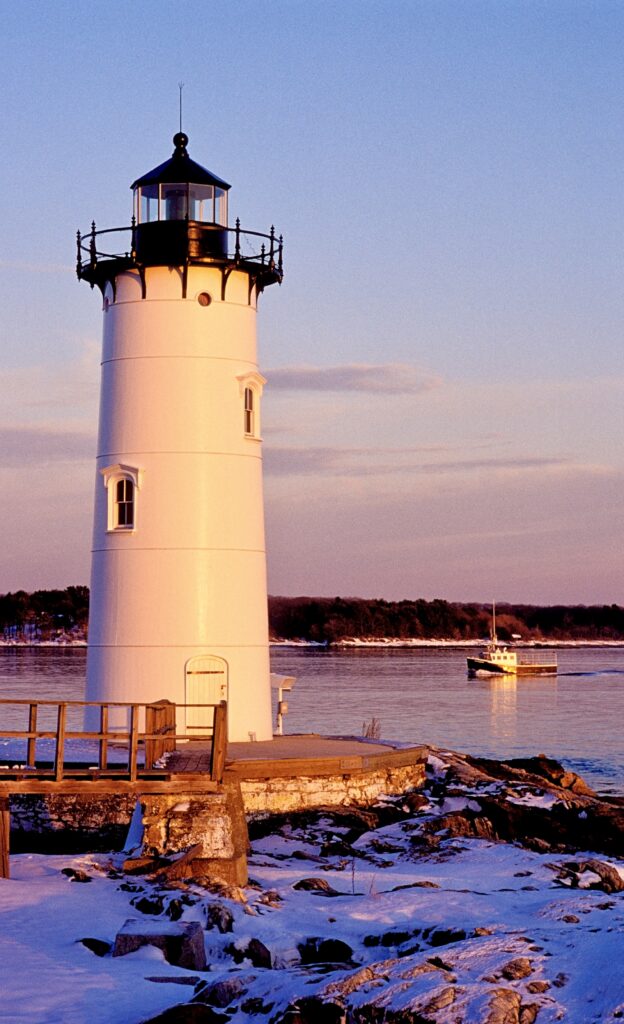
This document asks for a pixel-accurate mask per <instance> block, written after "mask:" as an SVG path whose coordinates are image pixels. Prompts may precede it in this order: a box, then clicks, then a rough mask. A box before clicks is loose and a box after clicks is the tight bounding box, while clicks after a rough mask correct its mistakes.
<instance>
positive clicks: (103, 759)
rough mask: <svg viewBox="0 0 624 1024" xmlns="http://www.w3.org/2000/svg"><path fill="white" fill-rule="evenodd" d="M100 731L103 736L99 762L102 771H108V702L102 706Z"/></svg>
mask: <svg viewBox="0 0 624 1024" xmlns="http://www.w3.org/2000/svg"><path fill="white" fill-rule="evenodd" d="M100 732H101V733H102V736H101V737H100V756H99V759H98V764H99V766H100V770H101V771H106V768H107V766H108V738H107V736H106V733H108V704H102V707H101V708H100Z"/></svg>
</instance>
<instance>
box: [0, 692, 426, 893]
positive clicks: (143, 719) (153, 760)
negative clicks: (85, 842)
mask: <svg viewBox="0 0 624 1024" xmlns="http://www.w3.org/2000/svg"><path fill="white" fill-rule="evenodd" d="M8 705H11V706H13V707H17V709H18V711H20V712H21V713H22V715H23V718H24V721H23V723H22V724H23V726H24V727H23V728H20V729H15V728H13V729H3V730H0V738H3V739H7V738H9V739H13V740H21V741H22V742H23V749H24V752H25V756H24V758H23V760H21V761H20V763H19V764H15V763H12V764H5V765H4V766H2V765H1V764H0V877H5V878H7V877H9V835H10V819H9V798H10V797H11V796H12V795H18V794H24V793H25V794H41V795H48V794H64V795H82V796H102V797H104V796H111V795H121V794H125V795H133V794H136V796H137V797H138V796H156V795H172V794H176V793H186V794H197V795H198V796H200V795H201V794H203V795H205V796H208V795H209V794H217V793H218V792H219V791H220V790H222V788H223V785H224V782H225V783H227V784H231V783H232V782H235V783H237V784H243V785H244V784H245V783H248V784H253V783H259V784H261V783H262V780H267V782H269V781H270V782H271V785H272V786H274V785H275V780H280V779H281V780H284V782H286V781H287V780H289V779H293V778H298V779H304V778H305V779H319V780H322V779H328V778H329V777H334V778H341V777H345V778H346V777H353V778H357V777H359V776H364V775H366V774H367V773H375V772H383V771H390V772H391V771H396V770H400V769H402V768H407V767H410V766H414V765H422V764H423V763H424V761H425V759H426V749H425V748H424V747H421V746H411V747H407V748H406V747H404V746H403V745H401V744H392V743H388V742H376V741H371V740H368V739H364V738H360V737H348V736H347V737H345V736H333V737H332V736H321V735H318V734H304V735H295V736H275V737H273V739H271V740H266V741H260V742H250V743H230V744H229V745H228V743H227V704H226V702H225V701H222V702H221V703H220V704H217V705H211V706H209V707H210V708H211V711H212V716H213V717H212V728H209V729H208V730H207V731H206V733H205V734H203V735H197V734H194V735H192V736H188V735H186V734H184V735H182V734H178V733H177V732H176V719H177V715H178V712H180V711H183V710H184V708H183V706H181V705H178V706H176V705H174V704H171V703H170V702H168V701H158V702H156V703H154V704H147V705H144V704H134V703H95V702H85V701H49V700H45V701H30V700H22V701H18V700H0V714H1V713H2V711H3V708H4V709H6V706H8ZM88 709H91V710H90V711H89V713H90V714H92V715H93V714H95V715H96V717H97V718H98V721H99V729H97V730H91V731H88V730H85V729H84V728H81V729H78V728H75V727H74V728H69V726H68V722H69V720H70V719H71V718H72V717H73V718H75V717H76V716H77V715H80V716H81V717H82V716H83V715H84V713H85V711H87V710H88ZM14 714H15V712H14ZM208 717H209V716H208ZM44 719H46V720H47V722H48V724H47V727H44V728H42V727H41V722H42V721H43V720H44ZM50 721H52V722H53V727H51V726H50ZM120 721H123V723H125V724H122V726H121V727H120V725H119V723H120ZM113 724H114V726H115V727H114V728H113V727H112V725H113ZM73 740H78V741H84V742H88V743H91V744H92V749H93V750H94V752H97V756H94V761H97V763H94V764H93V765H87V764H86V762H84V761H83V762H77V761H76V760H73V761H72V760H71V759H70V756H68V751H70V748H71V741H73ZM41 741H51V744H50V743H48V746H51V747H52V750H53V756H52V759H51V760H42V759H41V758H40V757H38V756H37V753H38V744H40V742H41ZM239 788H240V787H239Z"/></svg>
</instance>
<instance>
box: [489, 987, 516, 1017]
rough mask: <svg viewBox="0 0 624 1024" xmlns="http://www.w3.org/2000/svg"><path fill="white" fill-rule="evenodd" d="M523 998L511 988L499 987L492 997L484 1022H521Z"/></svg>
mask: <svg viewBox="0 0 624 1024" xmlns="http://www.w3.org/2000/svg"><path fill="white" fill-rule="evenodd" d="M521 1002H522V1000H521V998H520V995H519V993H518V992H514V991H513V989H510V988H498V989H496V991H495V992H494V995H493V996H492V998H491V999H490V1003H489V1006H488V1015H487V1017H485V1019H484V1021H483V1024H519V1021H520V1006H521Z"/></svg>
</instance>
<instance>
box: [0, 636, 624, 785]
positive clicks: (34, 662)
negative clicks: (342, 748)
mask: <svg viewBox="0 0 624 1024" xmlns="http://www.w3.org/2000/svg"><path fill="white" fill-rule="evenodd" d="M466 653H467V652H466V650H461V649H454V648H435V649H432V648H417V649H414V648H364V649H362V648H358V649H352V648H346V649H340V648H338V649H329V650H322V649H321V650H319V649H316V648H307V647H274V648H273V649H272V652H271V661H272V669H273V671H274V672H277V673H279V674H281V675H293V676H296V677H297V682H296V684H295V687H294V689H293V691H292V693H291V694H289V695H287V699H288V714H287V715H286V716H285V718H284V731H285V732H287V733H296V732H319V733H324V734H328V735H360V734H361V733H362V729H363V724H364V723H370V722H371V720H372V719H373V718H375V719H377V721H378V722H379V723H380V728H381V736H382V738H384V739H392V740H401V741H403V742H406V743H427V744H434V745H436V746H440V747H450V748H452V749H454V750H461V751H465V752H467V753H471V754H478V755H483V756H487V757H495V758H505V757H526V756H531V755H534V754H538V753H544V754H547V755H548V756H550V757H554V758H556V759H557V760H560V761H562V762H563V763H564V764H565V765H566V766H567V767H569V768H572V769H573V770H574V771H577V772H579V773H580V774H581V775H583V776H584V777H585V778H586V779H587V781H588V782H589V783H590V784H591V785H593V786H594V787H595V788H596V789H598V790H599V791H601V792H611V793H617V794H620V795H624V743H623V742H622V736H621V729H622V722H624V648H618V647H604V648H603V647H598V648H580V647H574V648H563V649H560V650H558V651H557V655H558V662H559V674H558V675H557V676H556V677H551V676H548V677H541V678H540V677H534V678H531V677H523V678H519V679H516V678H515V677H513V676H507V677H505V676H500V677H491V678H487V679H468V678H467V675H466ZM85 662H86V652H85V650H84V648H76V647H73V648H72V647H66V648H44V647H39V648H37V647H23V648H19V647H5V648H0V696H2V697H21V698H24V699H39V700H43V699H46V698H49V699H52V700H60V699H63V698H64V699H73V700H81V699H82V698H83V693H84V678H85ZM285 696H286V695H285ZM5 727H6V726H0V728H5ZM0 756H1V746H0Z"/></svg>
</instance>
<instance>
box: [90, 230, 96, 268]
mask: <svg viewBox="0 0 624 1024" xmlns="http://www.w3.org/2000/svg"><path fill="white" fill-rule="evenodd" d="M89 256H90V257H91V269H92V270H94V269H95V265H96V263H97V249H96V247H95V221H94V220H92V221H91V239H90V242H89Z"/></svg>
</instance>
